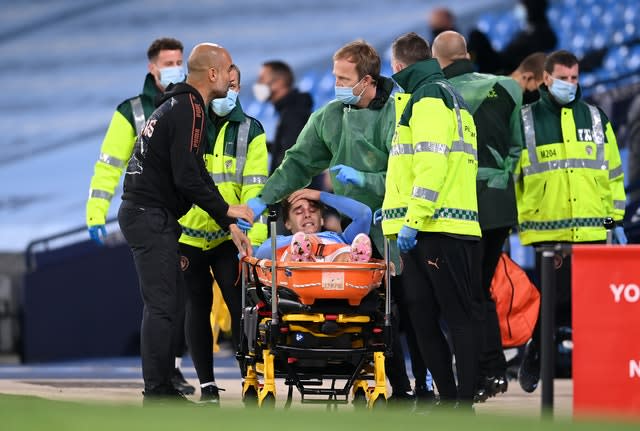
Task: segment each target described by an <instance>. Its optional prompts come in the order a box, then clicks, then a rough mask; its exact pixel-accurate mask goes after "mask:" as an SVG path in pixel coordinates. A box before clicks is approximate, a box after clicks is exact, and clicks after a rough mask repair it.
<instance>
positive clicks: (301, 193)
mask: <svg viewBox="0 0 640 431" xmlns="http://www.w3.org/2000/svg"><path fill="white" fill-rule="evenodd" d="M300 199H306V200H308V201H319V200H320V191H319V190H313V189H301V190H296V191H295V192H293V193H291V195H289V197H288V198H287V200H288V201H289V203H290V204H291V206H293V205H294V204H295V203H296V202H297V201H299V200H300Z"/></svg>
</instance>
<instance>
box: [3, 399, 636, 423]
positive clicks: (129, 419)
mask: <svg viewBox="0 0 640 431" xmlns="http://www.w3.org/2000/svg"><path fill="white" fill-rule="evenodd" d="M402 428H405V429H408V430H409V429H410V430H419V429H432V430H437V431H449V430H451V431H454V430H455V431H458V430H473V431H497V430H517V431H528V430H545V431H552V430H563V431H574V430H575V431H590V430H594V431H595V430H598V431H600V430H602V429H606V430H607V431H612V430H636V431H637V430H638V429H640V423H638V422H635V423H634V422H628V421H627V422H624V421H615V420H590V421H584V420H581V421H569V420H555V421H550V420H541V419H538V418H530V417H515V416H489V415H480V416H471V415H460V414H457V413H456V412H452V411H448V412H438V413H431V414H428V415H417V414H412V413H409V412H408V411H399V410H391V409H384V410H383V409H378V410H374V411H366V410H365V411H353V410H351V409H349V408H348V407H346V408H343V409H340V408H339V409H338V410H327V409H325V408H322V407H321V408H317V406H315V408H310V409H305V408H300V407H297V408H295V409H291V410H284V409H283V408H282V407H280V406H278V407H276V408H262V409H255V408H238V407H236V408H230V407H228V408H225V407H222V408H216V407H213V406H188V407H183V406H173V405H170V406H162V407H159V406H156V407H152V408H141V407H138V406H132V405H113V404H84V403H78V402H66V401H52V400H46V399H42V398H37V397H26V396H13V395H0V429H1V430H3V431H19V430H47V431H58V430H61V431H62V430H64V431H74V430H78V431H80V430H82V431H85V430H91V431H102V430H105V431H106V430H109V431H123V430H135V431H147V430H149V431H152V430H153V431H162V430H171V431H175V430H201V429H220V430H250V429H258V430H260V431H263V430H300V431H315V430H319V431H320V430H321V431H334V430H350V431H364V430H366V431H370V430H385V431H402Z"/></svg>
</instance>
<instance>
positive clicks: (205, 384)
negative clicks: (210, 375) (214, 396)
mask: <svg viewBox="0 0 640 431" xmlns="http://www.w3.org/2000/svg"><path fill="white" fill-rule="evenodd" d="M207 386H213V387H216V388H217V387H218V385H216V382H215V380H214V381H213V382H207V383H203V384H201V385H200V388H202V389H204V388H206V387H207Z"/></svg>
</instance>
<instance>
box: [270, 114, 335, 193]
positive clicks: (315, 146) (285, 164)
mask: <svg viewBox="0 0 640 431" xmlns="http://www.w3.org/2000/svg"><path fill="white" fill-rule="evenodd" d="M322 119H323V116H322V110H321V111H316V112H314V113H313V114H312V115H311V117H310V118H309V121H308V122H307V124H306V125H305V126H304V128H303V129H302V131H301V132H300V135H299V136H298V139H297V140H296V143H295V144H294V145H293V146H292V147H291V148H289V149H288V150H287V152H286V153H285V155H284V160H283V161H282V164H281V165H280V166H279V167H278V169H276V170H275V171H274V172H273V174H272V175H271V177H269V179H268V180H267V184H265V186H264V189H263V190H262V196H261V197H262V200H264V201H265V202H266V203H268V204H273V203H276V202H280V200H282V199H283V198H284V197H285V196H288V195H290V194H291V193H293V192H294V191H296V190H299V189H301V188H304V187H306V186H307V185H309V183H310V182H311V179H312V178H313V177H314V176H315V175H318V174H320V173H321V172H322V171H324V170H325V169H327V168H328V167H329V162H330V161H331V157H332V156H331V152H330V150H329V148H328V147H327V143H326V142H324V140H323V138H322V127H323V122H322Z"/></svg>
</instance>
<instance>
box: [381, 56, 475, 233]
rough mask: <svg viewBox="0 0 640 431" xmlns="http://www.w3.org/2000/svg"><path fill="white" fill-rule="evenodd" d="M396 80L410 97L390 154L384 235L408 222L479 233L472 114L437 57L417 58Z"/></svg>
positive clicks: (434, 229) (421, 227)
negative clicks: (418, 59) (445, 75)
mask: <svg viewBox="0 0 640 431" xmlns="http://www.w3.org/2000/svg"><path fill="white" fill-rule="evenodd" d="M394 79H395V80H396V81H397V82H398V84H399V85H400V86H402V87H403V88H405V89H407V90H409V91H411V96H410V98H409V100H408V101H407V104H406V106H405V108H404V109H403V112H402V115H401V116H400V120H399V123H398V126H397V129H396V134H395V135H394V139H393V143H392V147H391V152H390V154H389V164H388V169H387V180H386V193H385V198H384V203H383V205H382V210H383V211H382V213H383V222H382V228H383V231H384V234H385V235H395V234H397V233H398V231H399V230H400V228H401V227H402V226H403V225H405V224H406V225H407V226H409V227H412V228H414V229H418V230H419V231H423V232H445V233H452V234H459V235H468V236H478V237H479V236H480V225H479V224H478V206H477V205H478V204H477V198H476V175H477V172H478V160H477V143H476V128H475V124H474V122H473V118H472V117H471V114H470V113H469V111H468V110H467V109H466V107H465V105H464V101H463V100H462V98H461V97H460V96H459V95H457V94H455V91H454V90H453V88H452V87H451V85H450V84H449V83H448V82H447V81H446V80H445V79H444V75H443V74H442V71H441V70H440V67H439V66H438V64H437V62H436V61H435V60H426V61H421V62H418V63H415V64H413V65H411V66H409V67H407V68H406V69H404V70H402V71H401V72H399V73H397V74H396V75H394ZM396 101H398V98H397V97H396ZM401 103H404V101H401ZM396 109H398V110H399V109H401V107H400V106H396Z"/></svg>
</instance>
